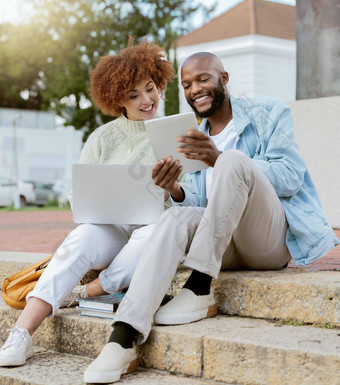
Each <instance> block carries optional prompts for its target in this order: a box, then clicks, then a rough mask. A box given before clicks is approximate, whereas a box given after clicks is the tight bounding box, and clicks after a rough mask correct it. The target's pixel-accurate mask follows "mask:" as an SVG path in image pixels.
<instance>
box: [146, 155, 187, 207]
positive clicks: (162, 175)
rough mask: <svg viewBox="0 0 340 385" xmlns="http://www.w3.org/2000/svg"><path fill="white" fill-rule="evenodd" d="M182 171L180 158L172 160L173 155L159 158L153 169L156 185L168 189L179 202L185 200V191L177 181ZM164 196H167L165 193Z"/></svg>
mask: <svg viewBox="0 0 340 385" xmlns="http://www.w3.org/2000/svg"><path fill="white" fill-rule="evenodd" d="M181 171H182V166H181V165H180V163H179V161H178V160H176V161H175V162H172V156H169V157H168V158H167V159H161V160H159V161H158V162H157V163H156V165H155V167H154V168H153V170H152V179H153V181H154V183H155V185H157V186H159V187H162V188H163V189H164V190H166V191H168V192H169V193H170V194H171V196H172V197H173V198H174V199H175V200H176V201H179V202H181V201H183V200H184V193H183V191H182V189H181V186H180V184H179V183H178V182H177V178H178V177H179V175H180V173H181ZM164 197H166V196H165V195H164Z"/></svg>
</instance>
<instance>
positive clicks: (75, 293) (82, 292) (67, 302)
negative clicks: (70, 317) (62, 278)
mask: <svg viewBox="0 0 340 385" xmlns="http://www.w3.org/2000/svg"><path fill="white" fill-rule="evenodd" d="M88 297H89V295H88V294H87V290H86V285H78V286H76V287H75V288H74V289H73V290H72V291H71V293H70V294H69V295H68V296H67V297H66V298H65V299H64V300H63V302H62V303H61V305H60V307H71V306H76V305H77V304H78V301H77V298H88Z"/></svg>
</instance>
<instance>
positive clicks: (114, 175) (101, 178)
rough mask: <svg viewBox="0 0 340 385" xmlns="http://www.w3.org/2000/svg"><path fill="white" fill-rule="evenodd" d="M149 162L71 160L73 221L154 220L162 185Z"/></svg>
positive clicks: (158, 212) (161, 205) (158, 211)
mask: <svg viewBox="0 0 340 385" xmlns="http://www.w3.org/2000/svg"><path fill="white" fill-rule="evenodd" d="M153 167H154V166H152V165H112V164H74V165H73V166H72V197H73V221H74V222H75V223H98V224H150V223H155V222H156V221H157V219H158V217H159V216H160V215H161V214H162V212H163V210H164V193H163V189H161V188H160V187H158V186H156V185H155V184H154V183H153V180H152V178H151V173H152V169H153Z"/></svg>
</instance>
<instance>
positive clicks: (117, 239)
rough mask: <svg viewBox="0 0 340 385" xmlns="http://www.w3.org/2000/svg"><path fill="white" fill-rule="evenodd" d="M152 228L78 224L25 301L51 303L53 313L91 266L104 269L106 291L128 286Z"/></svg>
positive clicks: (102, 278)
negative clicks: (38, 299) (34, 300)
mask: <svg viewBox="0 0 340 385" xmlns="http://www.w3.org/2000/svg"><path fill="white" fill-rule="evenodd" d="M153 227H154V225H148V226H136V225H91V224H82V225H79V226H78V227H77V228H76V229H74V230H73V231H72V232H71V233H70V234H69V235H68V236H67V237H66V239H65V240H64V242H63V243H62V244H61V245H60V247H59V248H58V250H57V251H56V253H55V254H54V256H53V258H52V260H51V261H50V263H49V264H48V266H47V268H46V270H45V271H44V273H43V274H42V275H41V277H40V279H39V280H38V282H37V284H36V286H35V288H34V289H33V290H32V291H31V292H30V293H28V295H27V297H26V300H27V301H28V300H29V298H31V297H36V298H40V299H42V300H43V301H45V302H47V303H49V304H50V305H51V306H52V314H51V316H53V315H54V314H55V312H56V311H57V310H58V308H59V307H60V304H61V303H62V302H63V300H64V299H65V298H66V297H67V295H68V294H70V293H71V291H72V290H73V289H74V287H75V286H76V285H77V284H78V283H79V281H80V280H81V279H82V278H83V276H84V275H85V274H86V273H87V272H88V271H89V270H91V269H95V270H102V269H104V270H102V271H101V273H100V274H99V280H100V283H101V286H102V287H103V289H104V291H106V292H107V293H116V292H117V291H119V290H122V289H125V288H127V287H128V286H129V284H130V281H131V278H132V275H133V273H134V271H135V268H136V266H137V263H138V260H139V257H140V255H141V253H142V251H143V249H144V247H145V245H146V244H147V242H148V241H149V238H150V236H151V233H152V228H153ZM124 246H125V247H124ZM123 248H124V249H123ZM122 249H123V250H122Z"/></svg>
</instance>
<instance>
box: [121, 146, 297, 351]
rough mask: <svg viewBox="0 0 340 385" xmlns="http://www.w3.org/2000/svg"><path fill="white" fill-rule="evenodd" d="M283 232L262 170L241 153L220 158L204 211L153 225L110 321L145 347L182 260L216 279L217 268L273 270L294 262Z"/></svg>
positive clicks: (179, 213) (178, 211) (175, 213)
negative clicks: (130, 332) (127, 328)
mask: <svg viewBox="0 0 340 385" xmlns="http://www.w3.org/2000/svg"><path fill="white" fill-rule="evenodd" d="M286 230H287V222H286V218H285V213H284V210H283V207H282V205H281V202H280V200H279V198H278V197H277V195H276V193H275V191H274V189H273V187H272V185H271V184H270V182H269V181H268V179H267V178H266V176H265V175H264V174H263V173H262V171H261V170H260V169H259V168H258V167H257V166H256V165H255V163H254V162H253V161H252V160H251V159H250V158H248V157H247V156H246V155H244V154H243V153H242V152H240V151H237V150H231V151H227V152H225V153H223V154H221V155H220V156H219V157H218V159H217V161H216V164H215V167H214V172H213V180H212V184H211V189H210V199H209V203H208V205H207V207H206V208H201V207H173V208H170V209H169V210H167V211H166V212H164V213H163V214H162V216H161V217H160V219H159V220H158V222H157V224H156V226H155V227H154V229H153V233H152V235H151V242H150V243H148V244H147V245H146V246H145V249H144V252H143V253H142V255H141V257H140V259H139V262H138V265H137V268H136V270H135V273H134V275H133V277H132V280H131V283H130V287H129V290H128V291H127V294H126V295H125V298H124V299H123V301H122V302H121V304H120V306H119V308H118V311H117V315H116V318H115V322H117V321H120V322H125V323H128V324H130V325H131V326H133V327H134V328H135V329H136V330H138V331H139V332H140V333H141V334H140V335H139V338H138V342H139V343H143V342H144V341H145V340H146V339H147V337H148V335H149V333H150V330H151V324H152V321H153V316H154V313H155V312H156V311H157V309H158V307H159V305H160V303H161V301H162V298H163V296H164V295H165V293H166V291H167V290H168V288H169V285H170V283H171V280H172V278H173V277H174V274H175V272H176V269H177V266H178V264H179V262H180V261H181V260H182V259H183V257H184V256H185V255H186V257H185V260H184V262H183V263H184V265H186V266H188V267H190V268H192V269H195V270H198V271H200V272H203V273H206V274H209V275H210V276H212V277H213V278H217V276H218V273H219V271H220V270H221V269H236V268H238V269H240V268H246V269H261V270H262V269H263V270H276V269H280V268H282V267H283V266H284V265H285V264H286V263H287V262H289V260H290V259H291V256H290V253H289V251H288V249H287V246H286V243H285V237H286Z"/></svg>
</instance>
